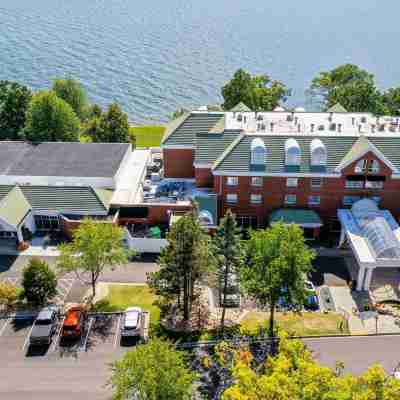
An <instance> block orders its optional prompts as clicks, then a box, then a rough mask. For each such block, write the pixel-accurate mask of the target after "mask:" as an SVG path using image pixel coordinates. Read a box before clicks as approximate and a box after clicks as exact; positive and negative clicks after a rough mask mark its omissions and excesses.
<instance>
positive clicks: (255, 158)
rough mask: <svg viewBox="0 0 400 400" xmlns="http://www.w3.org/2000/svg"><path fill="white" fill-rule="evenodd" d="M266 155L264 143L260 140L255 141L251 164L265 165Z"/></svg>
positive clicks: (253, 141)
mask: <svg viewBox="0 0 400 400" xmlns="http://www.w3.org/2000/svg"><path fill="white" fill-rule="evenodd" d="M266 153H267V152H266V148H265V144H264V141H263V140H262V139H260V138H256V139H253V140H252V142H251V161H250V162H251V164H252V165H264V164H265V158H266Z"/></svg>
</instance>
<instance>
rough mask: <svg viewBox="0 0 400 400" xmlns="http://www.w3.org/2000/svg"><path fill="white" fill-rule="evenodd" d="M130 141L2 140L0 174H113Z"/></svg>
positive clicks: (96, 175) (69, 175) (71, 175)
mask: <svg viewBox="0 0 400 400" xmlns="http://www.w3.org/2000/svg"><path fill="white" fill-rule="evenodd" d="M129 146H130V145H129V144H127V143H78V142H46V143H40V144H27V143H23V142H14V143H12V142H0V174H2V175H16V176H64V177H74V176H76V177H104V178H109V177H113V176H114V175H115V174H116V173H117V171H118V169H119V166H120V164H121V161H122V159H123V157H124V156H125V153H126V152H127V150H128V148H129Z"/></svg>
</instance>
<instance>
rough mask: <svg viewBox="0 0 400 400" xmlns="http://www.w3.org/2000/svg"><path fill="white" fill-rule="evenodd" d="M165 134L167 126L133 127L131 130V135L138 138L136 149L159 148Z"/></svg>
mask: <svg viewBox="0 0 400 400" xmlns="http://www.w3.org/2000/svg"><path fill="white" fill-rule="evenodd" d="M164 132H165V126H162V125H145V126H133V127H131V129H130V133H131V135H134V136H135V137H136V147H138V148H140V147H159V146H160V144H161V139H162V137H163V135H164Z"/></svg>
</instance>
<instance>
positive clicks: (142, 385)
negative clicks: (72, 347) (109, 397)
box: [110, 339, 195, 400]
mask: <svg viewBox="0 0 400 400" xmlns="http://www.w3.org/2000/svg"><path fill="white" fill-rule="evenodd" d="M194 379H195V375H194V374H193V373H192V372H191V371H190V370H189V368H188V366H187V363H186V359H185V356H184V354H183V353H182V352H179V351H177V350H176V349H175V348H174V346H173V345H172V344H170V343H169V342H165V341H162V340H161V339H153V340H151V341H150V342H149V343H147V344H143V345H140V346H137V347H135V349H134V350H132V351H130V352H128V353H126V354H125V355H124V357H123V358H122V359H121V360H119V361H116V362H115V363H114V364H113V367H112V376H111V380H110V383H111V385H112V387H113V388H114V396H113V399H114V400H128V399H136V400H170V399H174V400H190V399H191V398H192V397H191V394H192V388H193V381H194Z"/></svg>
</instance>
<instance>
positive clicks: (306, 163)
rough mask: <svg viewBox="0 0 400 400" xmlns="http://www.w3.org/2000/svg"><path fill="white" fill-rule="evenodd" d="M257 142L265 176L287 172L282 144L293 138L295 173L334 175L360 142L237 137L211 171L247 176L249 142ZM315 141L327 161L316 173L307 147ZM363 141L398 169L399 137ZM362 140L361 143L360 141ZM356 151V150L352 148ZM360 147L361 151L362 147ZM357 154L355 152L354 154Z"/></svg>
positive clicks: (350, 139)
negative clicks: (263, 157)
mask: <svg viewBox="0 0 400 400" xmlns="http://www.w3.org/2000/svg"><path fill="white" fill-rule="evenodd" d="M256 137H259V138H261V139H262V140H263V141H264V143H265V146H266V149H267V161H266V169H265V172H266V173H283V172H293V171H288V170H287V168H286V166H285V142H286V140H287V139H289V138H294V139H296V141H297V142H298V144H299V146H300V149H301V165H300V168H298V169H297V171H296V172H300V173H312V172H328V173H329V172H330V173H332V172H334V170H335V168H336V167H337V166H339V165H340V164H341V162H342V160H343V159H344V158H345V157H346V159H347V157H349V156H348V153H349V152H350V151H351V149H352V148H353V145H354V144H355V143H356V142H357V141H359V140H360V136H347V135H346V136H341V137H339V136H337V135H335V136H323V137H322V136H313V135H304V136H290V135H279V136H278V135H260V136H256V135H243V136H239V137H238V139H236V140H235V141H234V142H232V144H231V145H230V146H229V147H228V148H226V150H225V153H224V154H223V155H221V156H220V157H219V159H218V160H217V161H216V163H215V164H214V170H215V171H233V172H234V171H236V172H242V173H250V172H251V171H250V145H251V141H252V140H253V139H254V138H256ZM315 138H318V139H320V140H321V141H322V142H323V143H324V145H325V147H326V150H327V154H328V160H327V167H326V170H325V171H324V170H321V169H320V168H319V169H318V170H316V169H315V168H314V167H312V166H311V162H310V161H311V157H310V144H311V141H312V140H313V139H315ZM367 139H368V140H369V141H370V142H371V143H372V144H373V145H374V146H375V147H376V148H377V149H378V150H379V151H380V152H381V153H382V154H383V155H384V156H385V157H386V158H387V159H388V160H389V161H390V162H391V163H392V164H393V165H394V166H395V167H396V168H399V169H400V151H399V150H398V149H400V135H399V137H378V136H374V137H367ZM361 140H364V139H361ZM356 147H358V146H356ZM361 147H365V146H364V144H363V145H362V146H361ZM357 151H358V150H357Z"/></svg>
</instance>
